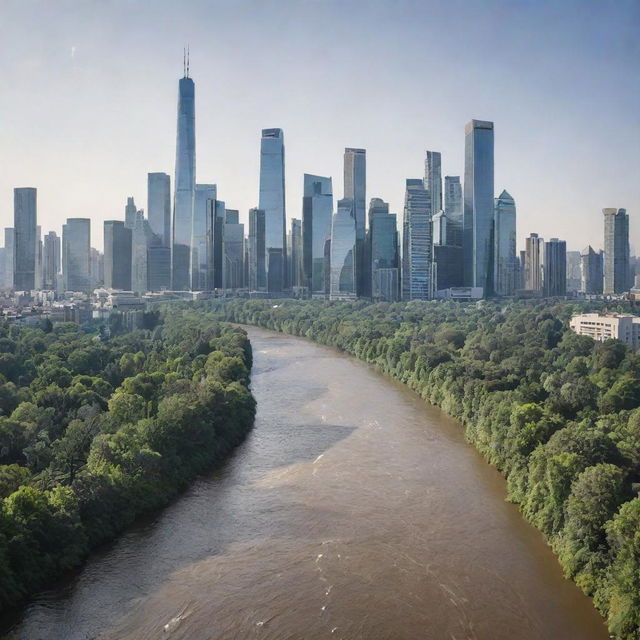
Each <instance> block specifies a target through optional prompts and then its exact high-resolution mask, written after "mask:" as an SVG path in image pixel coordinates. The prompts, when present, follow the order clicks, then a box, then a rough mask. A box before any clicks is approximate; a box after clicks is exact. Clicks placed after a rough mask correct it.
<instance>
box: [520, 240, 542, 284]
mask: <svg viewBox="0 0 640 640" xmlns="http://www.w3.org/2000/svg"><path fill="white" fill-rule="evenodd" d="M543 262H544V240H543V239H542V238H540V237H539V236H538V234H537V233H532V234H531V235H530V236H529V237H528V238H526V239H525V252H524V288H525V289H526V290H527V291H542V285H543V281H542V263H543Z"/></svg>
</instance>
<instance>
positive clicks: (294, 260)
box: [288, 218, 304, 288]
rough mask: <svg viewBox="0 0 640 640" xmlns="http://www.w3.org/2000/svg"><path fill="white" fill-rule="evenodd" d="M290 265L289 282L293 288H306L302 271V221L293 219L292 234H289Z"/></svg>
mask: <svg viewBox="0 0 640 640" xmlns="http://www.w3.org/2000/svg"><path fill="white" fill-rule="evenodd" d="M288 246H289V248H290V252H289V253H290V258H289V261H290V265H291V272H290V274H289V282H290V283H291V286H292V287H295V288H299V287H303V286H304V272H303V269H302V220H300V219H299V218H291V232H290V234H289V245H288Z"/></svg>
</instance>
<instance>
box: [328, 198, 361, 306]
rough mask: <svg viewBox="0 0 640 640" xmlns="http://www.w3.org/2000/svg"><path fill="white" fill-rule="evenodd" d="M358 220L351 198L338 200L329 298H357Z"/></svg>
mask: <svg viewBox="0 0 640 640" xmlns="http://www.w3.org/2000/svg"><path fill="white" fill-rule="evenodd" d="M355 252H356V220H355V215H354V202H353V200H352V199H351V198H343V199H342V200H338V210H337V212H336V213H335V215H334V216H333V220H332V224H331V266H330V285H329V287H330V288H329V297H330V299H331V300H349V299H353V298H355V297H356V295H357V292H356V269H355Z"/></svg>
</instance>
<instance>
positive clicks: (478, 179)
mask: <svg viewBox="0 0 640 640" xmlns="http://www.w3.org/2000/svg"><path fill="white" fill-rule="evenodd" d="M303 181H304V185H303V186H304V190H303V199H302V209H301V217H300V218H293V219H292V220H291V224H290V227H289V229H288V228H287V222H286V207H285V146H284V135H283V131H282V130H281V129H277V128H274V129H263V130H262V137H261V142H260V186H259V198H258V206H257V207H254V208H252V209H251V210H250V211H249V220H248V234H246V235H245V225H244V224H241V223H240V220H239V212H238V211H237V210H235V209H228V208H226V204H225V202H224V201H222V200H220V199H219V194H218V189H217V186H216V185H215V184H201V183H197V182H196V135H195V84H194V82H193V79H192V78H190V77H189V66H188V60H187V59H185V70H184V77H183V78H181V79H180V81H179V97H178V117H177V141H176V164H175V174H174V188H173V200H172V194H171V177H170V176H169V175H168V174H166V173H149V174H148V180H147V217H146V218H145V215H144V211H142V210H139V209H138V208H137V206H136V204H135V201H134V199H133V198H132V197H130V198H128V200H127V204H126V207H125V215H124V220H107V221H105V222H104V254H100V253H99V252H98V251H97V250H95V249H92V248H91V246H90V224H91V223H90V220H89V219H88V218H69V219H68V220H67V222H66V224H65V225H64V226H63V232H62V239H60V238H59V237H58V236H57V235H56V233H55V232H53V231H52V232H50V233H48V234H47V235H46V236H45V237H44V240H42V239H41V237H40V236H41V233H40V227H39V226H38V225H37V214H36V212H37V193H36V189H34V188H17V189H15V192H14V227H13V228H9V229H5V247H4V249H0V252H2V253H3V254H4V255H0V279H2V280H3V283H4V284H5V285H6V284H10V285H12V286H13V288H14V289H16V290H32V289H53V290H56V291H60V290H62V291H83V292H87V293H89V292H90V291H91V290H93V289H94V288H95V287H97V286H104V287H106V288H108V289H113V290H124V291H133V292H135V293H137V294H139V295H142V294H143V293H145V292H148V291H152V292H155V291H163V290H167V291H205V292H213V291H220V290H225V291H233V290H236V291H238V290H243V291H245V292H248V293H249V294H256V295H262V294H264V295H273V296H279V295H283V294H284V295H290V294H293V295H298V296H306V297H322V298H330V299H347V300H348V299H355V298H360V297H363V298H370V299H373V300H387V301H395V300H400V299H403V300H427V299H431V298H434V297H447V296H446V293H447V292H451V291H454V290H461V289H465V290H467V291H473V292H475V295H474V297H480V296H495V295H497V296H511V295H514V294H515V293H516V292H518V291H524V292H532V293H534V294H536V293H537V294H539V295H545V296H562V295H565V294H566V293H567V282H566V277H567V275H566V274H567V251H566V243H565V242H564V241H561V240H558V239H556V238H553V239H551V240H549V241H547V242H544V241H543V239H542V238H540V237H538V235H537V234H531V236H530V237H529V238H527V239H526V248H525V250H524V251H522V252H520V255H519V256H518V254H517V251H516V205H515V201H514V199H513V197H512V196H511V195H510V194H509V193H508V192H507V191H504V190H503V191H502V192H501V194H500V195H499V196H498V197H497V198H496V197H495V196H494V125H493V123H492V122H487V121H481V120H472V121H471V122H469V123H468V124H467V126H466V129H465V166H464V182H462V181H461V179H460V176H449V175H447V176H444V182H443V177H442V157H441V154H440V153H439V152H436V151H427V152H426V158H425V166H424V175H423V176H422V177H419V178H409V179H407V180H406V190H405V200H404V211H403V226H402V241H401V242H400V234H399V232H398V224H397V216H396V214H394V213H390V211H389V205H388V204H387V203H386V202H384V201H383V200H382V199H380V198H372V199H371V200H370V202H369V205H368V208H367V200H366V150H365V149H358V148H346V149H345V150H344V194H343V197H342V198H341V199H338V200H337V202H336V203H335V206H334V194H333V186H332V179H331V178H330V177H324V176H317V175H312V174H304V177H303ZM604 216H605V243H604V244H605V251H604V254H603V253H602V252H600V253H596V252H595V251H593V249H591V247H588V248H587V249H585V251H584V252H582V255H581V256H578V258H579V261H580V270H581V274H582V275H581V285H580V288H581V290H582V291H583V293H594V294H598V293H605V294H613V293H620V292H622V291H626V290H628V289H629V287H630V286H631V282H630V269H629V221H628V216H627V214H626V212H625V210H624V209H619V210H616V209H605V210H604ZM570 253H571V252H570ZM576 253H577V252H576ZM2 272H3V273H2Z"/></svg>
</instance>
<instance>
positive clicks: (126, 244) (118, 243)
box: [104, 220, 154, 291]
mask: <svg viewBox="0 0 640 640" xmlns="http://www.w3.org/2000/svg"><path fill="white" fill-rule="evenodd" d="M132 236H133V232H132V231H131V229H128V228H127V227H126V226H125V223H124V222H123V221H122V220H106V221H105V223H104V286H105V287H106V288H107V289H120V290H122V291H130V290H131V254H132V251H131V245H132ZM152 290H154V289H153V288H152Z"/></svg>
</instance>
